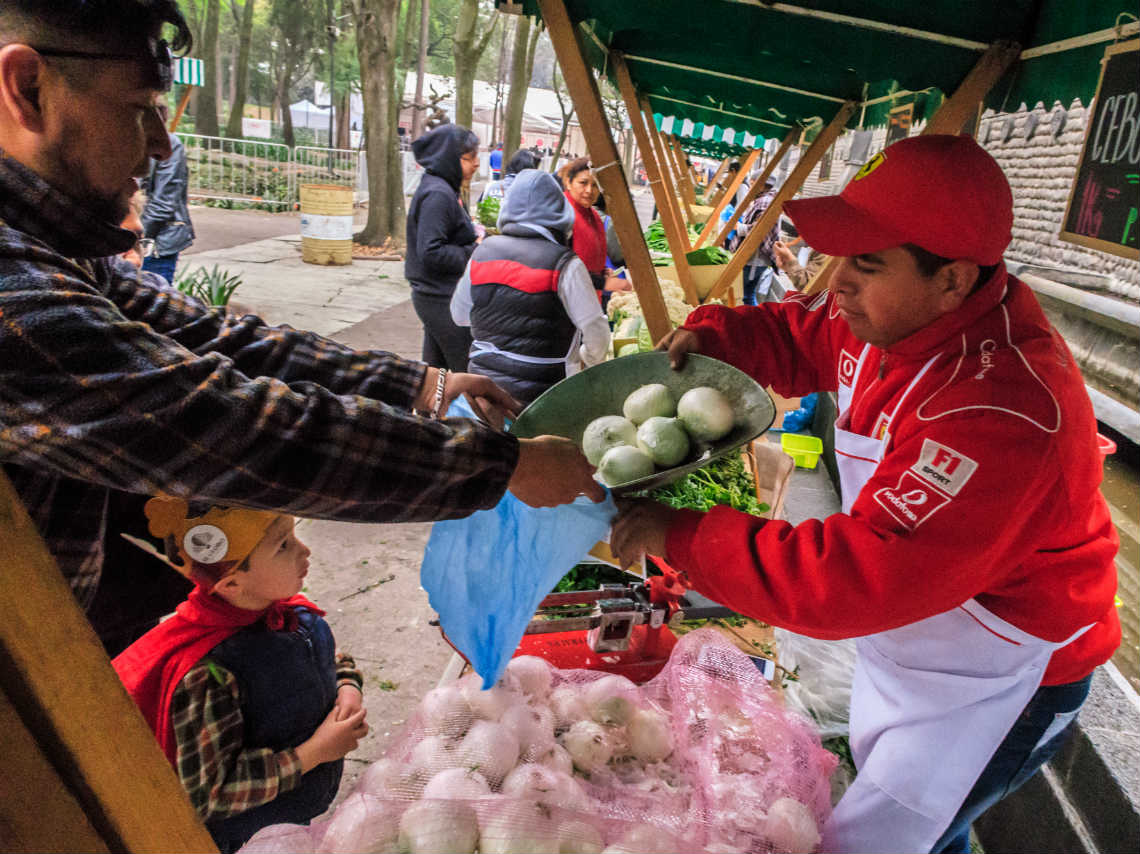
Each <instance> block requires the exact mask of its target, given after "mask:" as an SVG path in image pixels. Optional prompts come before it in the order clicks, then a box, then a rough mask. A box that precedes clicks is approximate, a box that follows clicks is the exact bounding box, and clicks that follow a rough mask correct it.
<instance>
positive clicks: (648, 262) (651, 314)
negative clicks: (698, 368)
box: [538, 0, 673, 343]
mask: <svg viewBox="0 0 1140 854" xmlns="http://www.w3.org/2000/svg"><path fill="white" fill-rule="evenodd" d="M538 8H539V10H540V11H541V13H542V20H543V21H545V22H546V30H547V32H548V33H549V34H550V41H551V44H553V45H554V54H555V56H556V58H557V59H558V66H559V67H560V68H561V69H562V76H563V78H564V79H565V81H566V88H567V89H568V90H569V91H570V98H571V100H573V102H574V109H575V110H576V111H577V113H578V122H579V124H580V125H581V128H582V135H583V136H584V137H585V138H586V146H587V148H588V149H589V150H590V160H591V161H593V163H594V164H596V165H595V166H594V174H595V175H596V176H597V180H598V183H599V184H601V186H602V192H604V193H605V194H606V210H607V212H608V213H609V215H610V217H611V218H612V219H613V223H614V230H615V231H616V232H617V236H618V242H619V243H621V249H622V254H624V255H625V263H626V267H627V268H628V269H629V275H630V280H631V281H632V283H633V289H634V290H635V291H636V292H637V298H638V301H639V302H640V303H641V314H642V316H643V317H644V318H645V325H646V327H647V328H648V329H649V334H650V337H652V339H653V341H654V343H656V342H657V341H660V340H661V339H662V338H664V337H665V336H666V335H667V334H668V333H669V332H671V331H672V329H673V324H672V323H670V322H669V313H668V312H667V311H666V309H665V299H664V298H663V297H662V296H661V288H660V286H659V285H658V284H657V272H656V270H655V269H654V267H653V260H652V259H651V258H650V257H649V248H648V247H647V246H646V245H645V236H644V235H643V234H642V233H641V225H640V223H639V222H638V220H637V210H636V208H634V205H633V197H632V196H631V195H630V192H629V183H628V182H627V181H626V178H625V173H624V172H623V170H622V165H621V155H620V154H619V153H618V150H617V145H615V144H614V138H613V135H612V134H611V133H610V125H609V122H608V121H607V120H606V111H605V107H604V106H603V105H602V98H601V95H600V94H599V93H598V85H597V83H596V82H595V81H594V75H593V72H592V71H591V69H590V66H589V65H587V63H586V58H585V56H584V54H583V53H582V45H581V42H579V40H578V33H577V31H576V30H575V28H574V24H573V23H571V21H570V16H569V15H568V14H567V12H566V6H565V4H564V3H563V2H562V0H538Z"/></svg>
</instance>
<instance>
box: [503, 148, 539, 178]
mask: <svg viewBox="0 0 1140 854" xmlns="http://www.w3.org/2000/svg"><path fill="white" fill-rule="evenodd" d="M538 163H539V161H538V158H537V157H535V156H534V152H532V151H527V150H526V149H525V148H524V149H522V150H521V151H516V152H515V153H514V154H512V155H511V159H510V160H508V161H507V169H506V174H507V175H517V174H518V173H519V172H521V171H523V170H524V169H537V168H538Z"/></svg>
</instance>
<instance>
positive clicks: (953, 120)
mask: <svg viewBox="0 0 1140 854" xmlns="http://www.w3.org/2000/svg"><path fill="white" fill-rule="evenodd" d="M1020 55H1021V47H1020V46H1019V45H1017V44H1015V43H1011V42H1003V41H999V42H994V43H993V44H992V45H990V46H989V47H988V48H987V49H986V52H985V53H983V54H982V55H981V56H980V57H979V58H978V61H977V62H976V63H974V67H973V68H971V69H970V73H969V74H967V75H966V77H965V79H964V80H963V81H962V82H961V83H960V84H958V88H957V89H955V90H954V94H953V95H951V96H950V97H949V98H947V99H946V100H945V101H943V102H942V106H941V107H939V108H938V112H937V113H935V114H934V115H933V116H931V117H930V120H929V121H928V122H927V123H926V127H924V128H923V129H922V135H923V136H926V135H927V134H932V133H958V131H959V130H961V129H962V125H963V124H965V123H966V121H967V120H968V119H969V118H970V116H972V115H973V114H974V113H976V112H977V110H978V105H979V104H981V102H982V99H983V98H985V97H986V93H988V92H989V91H990V89H992V88H993V86H994V84H995V83H997V82H998V81H999V80H1000V79H1001V78H1002V77H1003V76H1004V75H1005V73H1006V71H1008V70H1009V68H1010V66H1012V65H1013V63H1014V62H1016V61H1017V58H1018V56H1020ZM835 264H836V260H835V259H834V258H828V259H827V260H826V261H825V262H824V263H823V266H822V267H820V268H819V270H818V271H817V272H816V274H815V275H814V276H812V279H811V281H810V282H808V283H807V286H806V287H805V288H804V293H806V294H817V293H819V292H820V291H822V290H823V289H824V288H826V287H827V283H828V281H830V279H831V273H832V271H833V270H834V269H835Z"/></svg>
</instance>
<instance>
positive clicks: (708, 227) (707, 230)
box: [693, 148, 762, 249]
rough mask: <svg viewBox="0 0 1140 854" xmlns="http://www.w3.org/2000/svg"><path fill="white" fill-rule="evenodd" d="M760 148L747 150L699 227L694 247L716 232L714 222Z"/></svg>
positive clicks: (699, 246)
mask: <svg viewBox="0 0 1140 854" xmlns="http://www.w3.org/2000/svg"><path fill="white" fill-rule="evenodd" d="M761 150H762V149H759V148H754V149H752V150H751V151H750V152H748V156H747V157H746V158H744V162H743V163H741V164H740V170H739V171H738V172H737V173H736V175H735V177H734V178H733V179H732V183H731V184H729V185H728V189H727V190H725V191H724V195H722V196H721V197H720V201H718V202H717V203H716V207H714V208H713V212H712V213H711V214H709V219H708V222H706V223H705V227H704V228H702V229H701V234H700V237H698V238H697V242H696V243H694V244H693V248H694V249H700V248H701V247H702V246H704V244H705V241H706V240H708V239H709V238H710V237H712V236H713V234H715V233H716V224H717V222H719V221H720V215H721V212H722V211H723V210H724V209H725V207H727V206H728V203H729V202H730V201H731V200H732V199H733V198H735V196H736V191H737V190H739V189H740V185H741V184H742V183H744V179H745V178H746V177H747V176H748V173H749V172H750V171H751V169H752V164H753V163H755V162H756V158H757V157H759V156H760V152H761Z"/></svg>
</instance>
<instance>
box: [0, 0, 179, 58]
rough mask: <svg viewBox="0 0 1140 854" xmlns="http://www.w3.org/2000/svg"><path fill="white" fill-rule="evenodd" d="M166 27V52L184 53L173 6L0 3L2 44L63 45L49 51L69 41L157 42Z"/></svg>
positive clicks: (156, 2)
mask: <svg viewBox="0 0 1140 854" xmlns="http://www.w3.org/2000/svg"><path fill="white" fill-rule="evenodd" d="M166 24H169V25H171V26H172V27H174V29H175V33H174V36H173V38H172V39H171V40H170V41H171V45H170V46H171V48H172V49H173V50H174V51H176V52H178V53H185V52H186V51H188V50H189V49H190V46H191V45H192V44H193V42H194V37H193V35H192V34H191V32H190V27H189V25H188V24H187V23H186V18H185V17H183V15H182V11H181V10H180V9H179V8H178V2H177V0H4V2H3V4H2V5H0V35H2V36H3V37H4V39H5V40H11V39H13V38H20V37H23V38H26V39H29V40H41V39H50V40H52V41H58V42H63V43H62V44H51V45H50V46H51V47H57V48H58V47H66V44H67V43H68V42H74V41H82V42H83V43H85V44H86V43H91V42H96V41H97V42H108V43H113V44H122V43H123V42H126V43H128V44H130V43H134V42H139V41H145V40H146V39H148V38H152V37H156V36H159V35H160V34H161V31H162V28H163V26H164V25H166ZM53 37H54V38H53ZM45 46H48V45H45Z"/></svg>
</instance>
